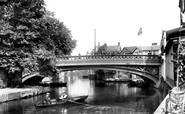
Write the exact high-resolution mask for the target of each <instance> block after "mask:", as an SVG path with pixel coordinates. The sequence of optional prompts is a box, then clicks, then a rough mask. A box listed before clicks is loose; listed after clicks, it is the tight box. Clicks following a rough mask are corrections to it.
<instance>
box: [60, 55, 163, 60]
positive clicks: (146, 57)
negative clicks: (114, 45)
mask: <svg viewBox="0 0 185 114" xmlns="http://www.w3.org/2000/svg"><path fill="white" fill-rule="evenodd" d="M88 59H89V60H92V59H93V60H95V59H122V60H133V59H134V60H158V61H160V59H161V56H159V55H82V56H63V57H60V58H58V59H57V61H65V60H88Z"/></svg>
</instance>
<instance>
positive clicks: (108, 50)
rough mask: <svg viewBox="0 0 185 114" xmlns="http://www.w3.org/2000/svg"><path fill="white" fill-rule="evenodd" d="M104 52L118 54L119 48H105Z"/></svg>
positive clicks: (118, 46)
mask: <svg viewBox="0 0 185 114" xmlns="http://www.w3.org/2000/svg"><path fill="white" fill-rule="evenodd" d="M105 49H106V52H107V53H113V52H120V51H121V46H120V45H117V46H106V48H105Z"/></svg>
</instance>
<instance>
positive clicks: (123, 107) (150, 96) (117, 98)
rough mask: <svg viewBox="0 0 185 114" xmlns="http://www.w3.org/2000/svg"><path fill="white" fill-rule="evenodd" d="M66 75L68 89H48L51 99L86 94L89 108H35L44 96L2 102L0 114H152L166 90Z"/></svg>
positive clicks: (72, 106) (75, 74) (77, 106)
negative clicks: (64, 95)
mask: <svg viewBox="0 0 185 114" xmlns="http://www.w3.org/2000/svg"><path fill="white" fill-rule="evenodd" d="M69 74H70V75H69ZM69 74H67V73H66V74H65V75H66V78H65V80H66V81H67V82H68V84H67V87H58V88H51V92H50V93H51V98H57V97H59V96H60V95H61V94H62V91H63V90H65V91H66V92H67V93H68V96H70V97H73V96H80V95H89V96H88V98H87V99H86V101H85V102H86V103H88V104H89V105H88V106H85V105H77V104H74V105H70V106H64V107H63V106H56V107H52V108H42V109H36V108H35V107H34V104H35V103H36V102H38V101H41V100H42V99H44V97H45V94H43V95H39V96H36V97H32V98H29V99H22V100H17V101H10V102H7V103H1V104H0V114H153V112H154V111H155V110H156V109H157V107H158V106H159V104H160V103H161V102H162V100H163V99H164V97H165V96H166V94H167V91H168V89H166V90H165V91H163V92H161V91H159V90H157V89H154V88H143V89H142V88H136V87H128V86H127V83H104V82H101V81H94V80H90V79H89V78H85V79H84V78H82V76H80V75H79V74H78V73H69ZM77 75H78V76H77Z"/></svg>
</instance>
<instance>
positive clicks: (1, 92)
mask: <svg viewBox="0 0 185 114" xmlns="http://www.w3.org/2000/svg"><path fill="white" fill-rule="evenodd" d="M48 91H49V88H48V87H41V86H34V87H25V88H3V89H0V103H2V102H7V101H12V100H17V99H23V98H29V97H33V96H37V95H39V94H43V93H46V92H48Z"/></svg>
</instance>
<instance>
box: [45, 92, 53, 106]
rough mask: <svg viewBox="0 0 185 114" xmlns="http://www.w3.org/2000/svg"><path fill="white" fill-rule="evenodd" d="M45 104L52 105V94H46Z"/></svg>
mask: <svg viewBox="0 0 185 114" xmlns="http://www.w3.org/2000/svg"><path fill="white" fill-rule="evenodd" d="M44 103H48V104H49V103H51V98H50V94H49V93H46V97H45V100H44Z"/></svg>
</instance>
